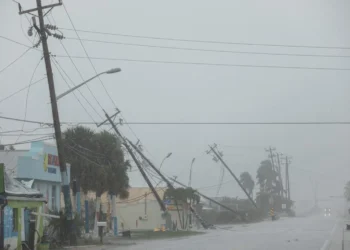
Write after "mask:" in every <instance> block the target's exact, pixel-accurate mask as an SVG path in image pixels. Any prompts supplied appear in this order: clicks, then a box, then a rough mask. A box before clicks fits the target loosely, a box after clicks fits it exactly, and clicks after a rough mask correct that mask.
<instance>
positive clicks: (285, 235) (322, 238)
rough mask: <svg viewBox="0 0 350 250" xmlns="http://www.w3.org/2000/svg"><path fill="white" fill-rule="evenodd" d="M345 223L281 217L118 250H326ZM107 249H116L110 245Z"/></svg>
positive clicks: (320, 219) (327, 219) (145, 242)
mask: <svg viewBox="0 0 350 250" xmlns="http://www.w3.org/2000/svg"><path fill="white" fill-rule="evenodd" d="M341 226H342V223H341V222H340V221H339V219H337V218H335V217H328V218H325V217H323V216H322V215H313V216H309V217H304V218H298V217H297V218H281V219H280V220H278V221H264V222H260V223H256V224H249V225H233V226H220V228H218V229H216V230H210V231H207V233H206V234H204V235H198V236H192V237H188V238H177V239H164V240H154V241H142V242H139V241H138V242H137V243H136V245H133V246H125V247H122V246H118V247H116V248H115V249H123V250H126V249H133V250H138V249H140V250H148V249H152V250H157V249H159V250H160V249H162V250H164V249H174V250H175V249H176V250H192V249H200V250H206V249H208V250H209V249H210V250H212V249H213V250H221V249H222V250H227V249H232V250H252V249H259V250H265V249H266V250H279V249H283V250H284V249H285V250H289V249H293V250H294V249H295V250H304V249H305V250H314V249H315V250H326V249H329V247H330V242H332V238H333V239H334V238H336V237H335V234H338V233H337V232H340V231H341V230H339V228H341ZM108 249H113V247H112V246H109V247H108Z"/></svg>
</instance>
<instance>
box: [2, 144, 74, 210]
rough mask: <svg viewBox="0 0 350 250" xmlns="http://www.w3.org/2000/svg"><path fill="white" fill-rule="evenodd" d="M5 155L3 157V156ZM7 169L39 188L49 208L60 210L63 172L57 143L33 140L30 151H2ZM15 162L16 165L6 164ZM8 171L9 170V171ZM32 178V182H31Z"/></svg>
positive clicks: (16, 176)
mask: <svg viewBox="0 0 350 250" xmlns="http://www.w3.org/2000/svg"><path fill="white" fill-rule="evenodd" d="M1 156H3V157H1ZM1 158H3V161H2V162H4V163H5V167H6V169H7V170H9V169H10V170H11V176H12V177H14V178H16V179H18V180H20V181H21V180H23V181H28V183H30V184H32V185H31V186H30V187H31V188H33V189H36V190H39V191H40V192H41V193H42V194H43V196H44V197H45V199H46V201H47V209H50V210H55V211H58V210H60V208H61V172H60V167H59V161H58V156H57V148H56V146H55V145H52V144H48V143H45V142H32V143H31V147H30V149H29V150H28V151H21V153H20V154H19V153H18V152H16V151H7V152H6V153H4V152H0V162H1V160H2V159H1ZM4 158H8V159H10V160H11V161H10V160H9V161H8V162H9V163H10V162H12V164H13V163H14V162H15V163H16V164H15V165H14V166H9V164H6V162H7V161H6V159H5V160H4ZM7 172H8V171H7ZM67 174H68V180H70V166H69V164H67ZM31 180H32V182H30V181H31Z"/></svg>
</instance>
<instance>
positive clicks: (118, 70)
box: [56, 68, 121, 101]
mask: <svg viewBox="0 0 350 250" xmlns="http://www.w3.org/2000/svg"><path fill="white" fill-rule="evenodd" d="M120 71H121V69H120V68H114V69H110V70H107V71H104V72H101V73H99V74H97V75H95V76H94V77H91V78H90V79H88V80H86V81H84V82H82V83H80V84H79V85H77V86H75V87H74V88H71V89H68V90H67V91H66V92H64V93H62V94H60V95H59V96H57V97H56V101H58V100H59V99H61V98H62V97H64V96H66V95H68V94H69V93H70V92H72V91H74V90H76V89H77V88H80V87H81V86H83V85H85V84H86V83H88V82H90V81H91V80H93V79H95V78H96V77H99V76H100V75H103V74H114V73H118V72H120Z"/></svg>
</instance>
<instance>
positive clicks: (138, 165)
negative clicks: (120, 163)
mask: <svg viewBox="0 0 350 250" xmlns="http://www.w3.org/2000/svg"><path fill="white" fill-rule="evenodd" d="M104 112H105V116H106V118H107V119H108V121H109V123H110V124H111V125H112V127H113V129H114V131H115V132H116V133H117V135H118V136H119V137H120V140H122V142H123V144H124V146H125V148H126V150H127V151H128V153H129V154H130V155H131V157H132V159H133V160H134V162H135V164H136V166H137V168H138V169H139V171H140V173H141V175H142V177H143V178H144V179H145V181H146V182H147V185H148V186H149V188H150V189H151V190H152V193H153V194H154V196H155V197H156V199H157V201H158V204H159V206H160V208H161V209H162V211H163V212H166V207H165V205H164V202H163V201H162V199H161V198H160V196H159V194H158V193H157V191H156V189H155V188H154V186H153V185H152V183H151V181H150V180H149V179H148V177H147V175H146V173H145V171H144V170H143V168H142V167H141V164H140V162H139V161H138V160H137V159H136V156H135V154H134V153H133V152H132V150H131V148H130V147H129V145H128V144H127V142H126V140H125V139H124V137H123V136H122V135H121V133H120V132H119V130H118V129H117V126H116V125H115V123H114V122H113V121H112V119H111V117H109V116H108V114H107V113H106V111H104Z"/></svg>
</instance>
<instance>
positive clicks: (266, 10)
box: [0, 0, 350, 206]
mask: <svg viewBox="0 0 350 250" xmlns="http://www.w3.org/2000/svg"><path fill="white" fill-rule="evenodd" d="M19 2H21V3H22V6H23V9H28V8H33V7H34V6H35V1H34V0H32V1H23V0H22V1H19ZM49 2H51V1H44V3H45V4H46V3H49ZM64 4H65V6H66V8H67V11H68V13H69V15H70V17H71V18H72V20H73V23H74V25H75V27H76V28H77V29H82V30H91V31H99V32H110V33H119V34H128V35H135V36H154V37H170V38H179V39H187V40H210V41H226V42H237V43H255V44H283V45H309V46H324V47H346V46H348V45H349V44H350V35H349V32H348V24H349V23H350V17H349V15H348V11H349V10H350V3H349V2H348V1H346V0H343V1H341V0H339V1H331V2H330V1H316V0H310V1H301V0H298V1H293V2H285V1H277V0H269V1H244V2H242V1H224V0H222V1H219V2H218V1H207V0H205V1H203V0H202V1H197V0H196V1H183V0H180V1H176V2H175V1H174V2H169V1H160V0H151V1H91V0H84V1H83V0H75V1H64ZM27 17H28V18H30V16H27ZM48 17H49V19H50V21H51V22H53V23H55V24H56V25H57V26H58V27H60V28H72V26H71V23H70V21H69V18H68V16H67V14H66V12H65V11H64V8H63V7H56V8H54V9H53V10H52V12H51V13H50V14H48ZM0 22H1V23H2V25H1V27H0V34H1V36H4V37H7V38H11V39H13V40H16V41H19V42H21V43H24V44H27V45H29V44H30V43H29V42H30V41H32V39H33V38H29V39H30V41H28V40H27V39H28V37H27V36H26V32H27V29H28V27H29V24H28V21H27V19H26V17H25V16H20V15H18V7H17V4H15V3H14V2H13V1H10V0H2V1H0ZM22 29H23V31H22ZM61 31H62V32H63V34H64V36H65V37H67V39H64V40H63V41H62V42H63V44H64V45H65V47H66V48H67V50H68V52H69V53H70V54H71V55H72V56H83V57H84V56H86V55H85V53H84V50H83V49H82V47H81V45H80V43H79V42H78V41H77V40H72V39H69V38H76V34H75V33H74V32H73V31H69V30H63V29H62V30H61ZM79 35H80V37H81V38H82V39H95V40H103V41H110V42H121V43H138V44H143V45H157V46H172V47H187V48H197V49H212V50H231V51H250V52H264V53H297V54H323V55H325V54H326V55H342V56H350V54H349V53H350V52H349V49H325V48H323V49H321V48H319V49H315V48H291V47H286V46H284V47H271V46H270V47H267V46H252V45H251V46H248V45H234V44H231V45H229V44H215V43H195V42H189V41H188V42H176V41H170V40H151V39H144V38H136V37H125V36H108V35H98V34H91V33H79ZM34 41H36V40H34ZM84 45H85V47H86V50H87V51H88V53H89V56H91V57H100V58H119V59H120V60H115V61H112V60H92V61H93V64H94V66H95V67H96V69H97V72H102V71H105V70H108V69H110V68H114V67H120V68H121V69H122V72H120V73H117V74H115V75H104V76H101V80H102V81H103V82H104V85H105V87H106V89H107V92H108V94H109V95H110V96H111V97H112V99H113V101H114V102H115V103H116V105H117V107H118V108H119V109H120V110H121V112H122V116H123V117H122V118H123V119H124V120H125V121H129V122H170V123H171V122H176V123H179V122H185V123H186V122H195V123H201V122H202V123H215V122H222V123H225V122H252V123H254V122H267V123H268V122H287V123H288V122H349V115H350V110H349V107H350V85H349V80H350V74H349V70H316V69H295V68H294V69H293V68H284V69H282V68H274V67H270V68H257V67H252V66H254V65H270V66H283V67H309V68H342V69H350V60H349V58H346V57H345V58H337V57H334V58H329V57H311V56H303V57H302V56H276V55H274V56H271V55H256V54H235V53H219V52H205V51H184V50H176V49H160V48H145V47H140V46H130V45H117V44H105V43H95V42H87V41H85V42H84ZM49 46H50V50H51V53H52V55H57V57H56V58H55V60H57V61H58V62H59V64H60V65H61V66H62V67H63V68H64V70H65V71H66V72H67V74H68V75H69V76H70V78H71V79H72V80H73V81H74V83H75V84H78V83H80V82H82V79H81V78H80V76H79V74H78V73H77V71H76V70H75V68H74V67H73V65H72V64H71V62H70V60H69V59H68V58H64V57H59V55H65V51H64V49H63V48H62V46H61V44H60V41H58V40H57V39H54V38H51V37H50V39H49ZM39 48H40V49H41V47H39ZM25 50H26V48H25V47H23V46H20V45H18V44H15V43H12V42H9V41H8V40H4V39H1V38H0V55H1V60H0V69H2V68H4V67H5V66H7V65H8V64H9V63H10V62H11V61H13V60H14V59H16V58H17V57H18V56H19V55H20V54H22V53H23V52H24V51H25ZM41 56H42V55H41V53H38V52H37V51H35V50H31V51H29V52H28V53H27V54H26V55H25V56H23V58H21V59H20V60H19V61H18V62H16V63H14V64H13V65H12V66H10V67H9V68H8V69H6V70H4V71H3V72H1V73H0V87H1V91H0V100H1V99H2V98H5V97H7V96H8V95H10V94H12V93H13V92H15V91H17V90H19V89H21V88H23V87H25V86H27V85H28V84H29V83H30V79H31V77H32V75H33V71H34V69H35V67H36V66H37V65H38V63H40V64H39V66H38V68H37V70H36V71H35V72H34V77H33V81H35V80H38V79H40V78H42V77H44V76H45V67H44V62H43V61H42V60H40V59H41ZM127 59H130V60H141V61H142V60H143V62H140V61H138V62H135V61H130V60H129V61H128V60H127ZM73 60H74V62H75V64H76V65H77V67H78V69H79V71H80V72H81V74H82V76H83V78H84V79H87V78H89V77H92V76H94V75H95V72H94V71H93V68H92V67H91V65H90V62H89V61H88V60H87V59H73ZM149 60H156V61H171V62H197V63H208V64H211V65H195V64H192V65H191V64H179V63H152V62H146V61H149ZM212 64H221V66H220V65H219V66H214V65H212ZM222 64H231V65H236V66H222ZM237 65H248V66H245V67H240V66H237ZM53 70H54V78H55V85H56V93H57V94H59V93H62V92H64V91H65V90H67V89H68V87H67V85H66V84H65V83H64V81H63V80H62V78H61V77H60V75H59V73H58V71H57V69H56V68H54V69H53ZM89 87H90V88H91V90H92V92H93V93H94V95H95V96H96V99H97V100H98V102H99V103H100V105H101V106H102V107H103V108H104V109H105V110H106V111H107V112H109V113H113V112H114V111H115V106H114V104H113V103H112V102H111V100H110V99H109V97H108V96H107V93H106V91H105V90H104V88H103V87H102V85H101V83H100V82H99V81H98V80H96V81H93V82H91V83H89ZM81 93H82V94H84V96H85V97H86V98H87V100H88V101H89V102H90V103H91V105H92V106H93V107H94V108H95V109H96V110H97V111H98V112H99V114H100V116H101V117H100V116H99V115H98V114H97V113H96V112H94V111H93V109H92V108H91V107H90V106H89V105H88V103H87V102H86V101H85V100H84V99H83V98H82V97H81V95H80V93H77V97H78V98H79V100H80V101H81V102H82V103H83V105H84V107H86V109H87V110H88V112H89V113H90V114H91V116H92V117H93V119H94V120H95V121H97V122H98V121H102V119H103V115H102V114H103V112H102V109H101V107H100V106H99V104H98V103H97V102H96V101H95V99H94V98H93V96H92V95H91V93H90V92H89V90H88V89H87V87H82V88H81ZM26 96H27V91H22V92H20V93H18V94H16V95H14V96H13V97H11V98H9V99H7V100H5V101H3V102H0V113H1V115H2V116H6V117H14V118H19V119H24V118H25V119H27V120H35V121H46V122H51V121H52V117H51V107H50V105H49V94H48V88H47V83H46V82H45V81H42V82H40V83H37V84H35V85H34V86H32V87H31V88H30V91H29V93H28V101H26ZM26 103H27V104H26ZM26 106H27V112H25V110H26V108H25V107H26ZM59 111H60V118H61V121H64V122H65V121H66V122H71V123H72V124H74V123H78V122H81V121H87V122H92V121H93V120H92V119H91V118H90V116H89V115H88V114H87V113H86V112H85V111H84V109H83V108H82V107H81V106H80V104H79V103H78V101H77V99H76V97H74V95H68V96H66V97H64V99H62V100H61V101H59ZM25 113H26V116H25ZM0 127H1V130H2V131H9V130H17V129H19V130H21V129H22V123H21V122H15V121H9V120H4V119H0ZM66 127H67V126H64V127H63V128H66ZM91 127H92V128H95V126H94V125H91ZM130 127H131V129H132V130H131V129H130ZM130 127H129V126H127V125H123V126H121V127H120V128H121V130H122V132H123V134H124V135H126V136H127V137H128V138H130V139H131V140H133V141H134V142H136V141H137V140H138V139H140V141H141V142H142V145H143V146H144V148H145V153H146V154H147V156H148V157H149V158H150V159H151V160H152V161H153V162H154V163H155V164H156V165H159V164H160V163H161V161H162V159H163V158H164V157H165V156H166V155H167V154H168V153H169V152H172V153H173V154H172V156H171V157H170V158H169V159H167V160H166V161H164V164H163V167H162V169H163V171H164V173H166V174H167V175H169V176H174V175H176V176H178V180H180V181H182V182H184V183H186V184H187V183H188V178H189V167H190V164H191V160H192V158H194V157H195V158H196V161H195V164H194V166H193V178H192V186H193V187H194V188H199V190H200V191H201V192H203V193H204V194H206V195H209V196H230V197H236V196H238V197H241V198H245V196H244V193H243V192H242V191H241V190H240V188H239V186H238V185H237V183H235V182H234V181H231V182H228V181H230V180H232V177H231V176H230V175H229V174H228V173H227V171H225V175H224V178H223V182H224V184H223V185H222V187H221V189H220V192H219V193H218V194H217V187H213V188H203V189H201V187H207V186H211V185H217V184H218V183H219V181H220V169H221V165H220V164H219V163H216V162H214V161H213V160H212V156H210V155H207V154H206V150H208V145H209V144H213V143H216V144H217V145H218V148H219V149H220V151H222V152H223V154H224V156H223V159H224V160H225V161H226V162H227V164H228V165H229V167H230V168H231V169H232V171H233V172H234V173H235V174H236V175H239V174H240V173H241V172H243V171H248V172H249V173H250V174H251V175H252V176H253V177H254V179H255V176H256V171H257V168H258V167H259V164H260V162H261V161H262V160H265V159H267V157H268V153H267V152H266V151H265V149H267V148H268V147H269V146H272V147H274V148H276V152H281V153H283V154H284V155H288V156H291V157H292V163H291V165H290V186H291V198H292V199H293V200H295V201H300V202H302V201H305V200H308V201H309V203H310V202H313V201H314V190H313V187H314V184H315V183H318V189H317V194H318V195H317V196H318V198H319V199H329V197H330V196H341V195H342V194H343V188H344V185H345V183H346V181H348V180H350V177H349V176H350V169H349V163H350V154H349V153H348V152H349V150H350V134H349V124H345V125H344V124H343V125H339V124H338V125H320V124H318V125H315V124H313V125H305V124H304V125H300V124H299V125H290V124H289V125H288V124H277V125H276V124H275V125H259V124H255V125H232V124H226V125H218V124H216V125H208V124H194V125H188V124H187V125H186V124H184V125H142V124H141V125H140V124H135V125H132V124H131V125H130ZM36 128H38V125H35V124H28V123H26V124H25V125H24V130H31V129H36ZM105 128H106V129H108V128H109V127H107V126H106V127H105ZM52 131H53V130H52V129H51V128H50V129H41V130H37V131H35V132H33V133H38V134H40V133H51V132H52ZM135 134H136V136H135ZM38 137H40V136H39V135H38ZM33 138H35V137H33V136H32V137H26V136H23V135H22V136H21V137H20V138H19V139H18V141H24V140H28V139H33ZM0 139H1V143H2V144H9V143H14V142H15V141H16V139H17V136H13V137H10V136H4V135H1V136H0ZM27 147H28V145H21V146H16V148H27ZM283 176H284V168H283ZM130 179H131V185H132V186H135V187H136V186H145V185H146V183H145V182H144V181H143V179H142V177H141V175H140V174H139V173H138V172H137V171H134V172H131V173H130ZM256 187H257V186H256ZM256 191H258V189H256ZM296 205H297V206H298V203H296Z"/></svg>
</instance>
